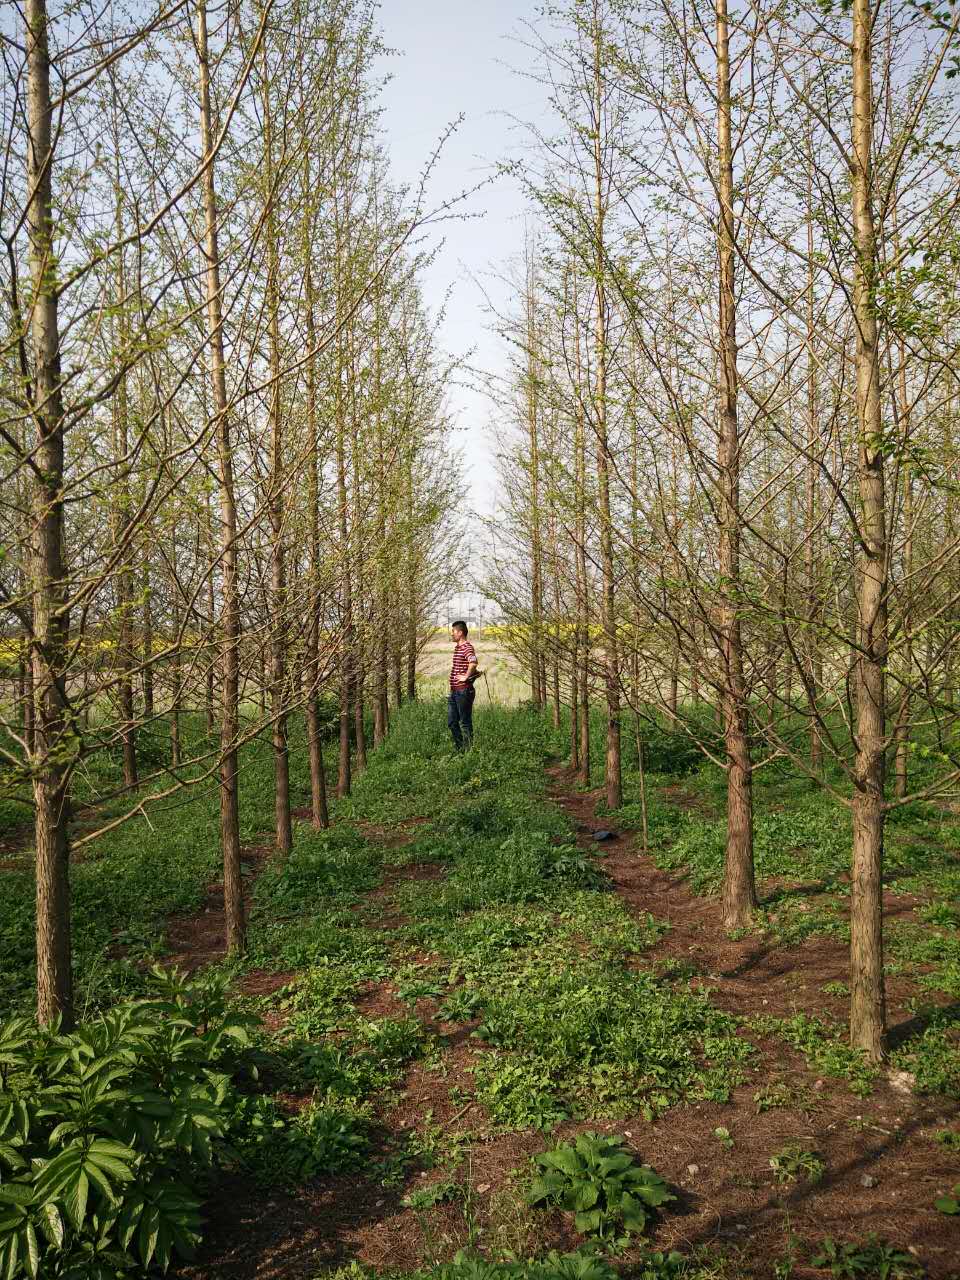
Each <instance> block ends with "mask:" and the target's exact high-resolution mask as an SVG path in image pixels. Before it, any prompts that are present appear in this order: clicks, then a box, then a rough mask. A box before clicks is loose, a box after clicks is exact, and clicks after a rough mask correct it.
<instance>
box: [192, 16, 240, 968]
mask: <svg viewBox="0 0 960 1280" xmlns="http://www.w3.org/2000/svg"><path fill="white" fill-rule="evenodd" d="M197 56H198V58H199V62H200V136H201V143H202V146H203V155H204V159H205V166H204V172H203V212H204V257H205V259H206V303H207V325H208V338H209V343H210V375H211V383H212V392H213V410H214V414H215V434H216V441H217V460H218V464H219V480H220V512H219V516H220V563H221V572H222V575H223V581H222V609H221V616H220V673H219V674H220V708H221V710H220V842H221V846H222V850H223V904H224V913H225V915H226V925H227V950H228V951H230V952H241V951H243V950H245V948H246V919H245V912H244V905H243V881H242V879H241V871H240V804H239V794H238V787H237V736H238V732H239V712H240V708H239V690H240V680H239V677H240V670H239V668H240V652H239V649H240V602H239V595H238V584H237V509H236V501H235V497H234V485H233V447H232V442H231V438H230V419H229V417H228V413H227V379H226V368H225V364H224V354H223V314H222V310H221V293H220V247H219V243H218V233H217V195H216V186H215V184H214V162H213V144H214V129H213V114H212V108H211V105H210V60H209V52H208V48H207V7H206V0H199V2H198V4H197Z"/></svg>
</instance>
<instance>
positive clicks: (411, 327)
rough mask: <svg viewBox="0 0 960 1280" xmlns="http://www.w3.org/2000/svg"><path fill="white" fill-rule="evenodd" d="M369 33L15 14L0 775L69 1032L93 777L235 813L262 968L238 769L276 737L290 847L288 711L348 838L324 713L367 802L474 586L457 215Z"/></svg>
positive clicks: (131, 794) (194, 5)
mask: <svg viewBox="0 0 960 1280" xmlns="http://www.w3.org/2000/svg"><path fill="white" fill-rule="evenodd" d="M373 8H374V6H372V5H370V4H368V3H367V2H366V0H251V3H245V2H243V0H239V2H238V0H230V3H215V2H213V0H211V2H209V3H208V2H207V0H171V2H169V3H161V2H160V0H153V2H148V0H142V2H141V3H135V4H133V5H126V6H116V7H115V6H113V5H112V4H107V5H102V4H93V3H91V4H86V3H80V4H76V3H71V4H63V5H51V4H47V3H46V0H26V3H25V4H24V5H23V6H7V8H6V10H5V11H4V14H3V17H2V18H0V22H2V23H3V32H2V35H3V40H4V49H5V54H4V58H5V76H4V80H3V124H4V130H5V148H4V165H3V173H2V187H0V221H2V234H3V242H4V252H3V254H2V265H0V272H2V274H3V295H4V325H3V340H2V348H0V350H2V359H0V436H2V453H0V466H2V476H0V495H2V517H0V518H2V521H3V531H2V544H3V556H2V563H0V592H2V600H0V603H2V608H3V614H4V621H3V640H2V644H3V660H4V673H5V679H4V685H3V697H2V706H0V713H2V734H0V754H2V758H3V763H4V780H5V789H6V792H7V794H8V795H12V796H14V797H17V798H19V799H21V800H22V801H23V802H24V813H25V814H27V813H29V812H30V810H31V809H32V813H33V816H34V821H35V836H36V872H37V877H36V879H37V990H38V1015H39V1017H40V1019H41V1020H42V1021H45V1022H46V1021H49V1020H50V1019H52V1018H53V1017H55V1016H57V1015H60V1016H62V1017H63V1019H64V1020H65V1021H66V1022H67V1023H69V1021H70V1019H71V1016H72V1003H71V1002H72V988H71V954H70V903H69V892H70V891H69V863H70V853H71V826H70V819H71V786H72V783H73V781H74V779H75V778H76V776H77V772H78V770H81V769H82V768H83V767H84V762H85V761H86V760H87V759H88V758H89V756H90V755H91V753H96V752H100V753H102V752H105V751H113V752H118V753H119V754H120V756H121V757H122V784H121V783H118V792H117V794H114V795H109V796H103V797H101V798H102V799H105V800H109V801H110V802H111V807H110V819H109V821H110V823H115V822H118V821H122V820H124V819H125V818H126V817H128V816H129V815H130V814H132V813H135V812H137V811H138V810H140V809H141V808H142V807H143V806H144V805H145V804H146V803H147V802H148V800H153V801H156V800H158V799H160V798H162V797H164V796H167V795H170V794H171V793H172V792H174V791H177V790H180V789H182V788H184V787H187V786H193V787H199V786H203V785H207V786H210V785H214V786H216V787H217V788H218V789H219V794H220V811H221V823H220V828H221V841H222V847H223V866H224V894H225V905H226V916H227V932H228V939H227V941H228V944H229V945H230V947H232V948H242V947H243V945H244V907H243V898H242V894H241V875H240V872H241V867H240V822H239V808H238V806H239V797H240V794H241V792H242V788H243V768H242V759H243V757H242V748H243V745H244V743H245V742H247V741H248V740H249V739H251V738H252V737H254V736H257V735H260V736H263V735H267V736H269V737H270V738H271V741H272V749H273V759H274V775H275V789H276V844H277V847H278V849H280V850H281V851H284V852H286V851H289V849H290V848H291V845H292V839H293V835H292V823H291V794H290V783H289V770H288V726H289V722H290V718H291V716H293V715H294V714H296V715H300V714H302V715H304V716H305V719H306V725H307V741H308V743H309V751H310V765H311V780H312V799H311V809H312V815H313V820H314V822H315V823H316V824H317V825H318V826H322V825H324V824H325V823H326V821H327V809H326V805H327V801H326V787H325V778H324V766H323V759H322V745H321V739H322V728H323V719H324V716H323V708H322V706H321V697H322V696H323V695H325V700H326V701H327V702H334V703H335V706H336V717H335V718H336V720H337V721H338V724H339V728H338V730H336V734H337V736H338V738H339V764H338V779H337V790H338V793H339V794H341V795H342V794H346V793H348V792H349V791H350V786H351V770H352V769H356V768H358V767H360V768H362V767H363V763H364V758H365V752H366V746H367V744H366V734H367V726H368V725H371V724H372V731H373V738H374V741H375V742H376V741H379V740H380V739H381V738H382V737H383V735H384V733H385V732H386V729H387V721H388V716H389V709H390V706H391V705H396V704H397V703H399V702H400V701H401V700H402V699H404V698H406V697H412V696H414V694H415V685H414V672H415V662H416V656H417V653H418V650H419V647H420V645H421V643H422V641H423V638H424V635H425V634H426V625H425V619H426V618H427V617H428V616H429V612H430V610H431V607H432V603H433V598H432V593H434V592H441V593H442V592H443V591H444V590H445V589H446V582H445V579H444V572H445V568H446V565H447V564H448V563H449V547H450V537H451V534H450V530H449V529H447V530H446V531H445V533H444V541H443V545H442V546H441V545H440V541H439V514H440V505H439V492H440V484H441V479H442V469H443V459H444V447H445V443H444V442H445V426H446V423H445V409H444V394H445V384H446V382H447V379H448V376H449V368H448V367H447V366H445V365H444V363H443V362H442V360H441V358H440V356H439V353H438V350H437V346H436V342H435V332H434V328H435V325H434V321H433V320H432V319H431V317H430V315H429V313H428V312H427V310H426V308H425V306H424V304H423V301H422V298H421V295H420V292H419V286H418V276H419V273H420V271H421V269H422V266H423V263H424V259H425V253H426V250H424V248H423V247H422V244H421V243H419V237H420V234H421V232H422V229H423V228H424V226H425V225H426V224H427V223H429V222H430V220H431V218H435V217H437V216H438V211H437V210H433V211H432V212H429V211H428V210H427V209H426V206H425V198H426V197H425V189H424V187H423V186H421V187H420V188H419V189H415V190H400V189H397V188H396V187H395V186H394V185H392V184H391V182H390V180H389V176H388V173H387V167H386V163H385V158H384V155H383V152H382V147H381V141H380V138H379V136H378V128H377V114H378V105H377V94H378V87H379V86H378V70H377V68H378V65H379V61H380V59H381V57H382V53H383V50H382V48H381V46H380V43H379V40H378V36H377V31H376V27H375V23H374V15H373ZM428 168H429V166H428ZM440 212H442V211H440ZM204 717H205V719H206V728H207V730H208V733H207V734H206V735H204V734H203V733H200V734H197V733H193V734H187V733H184V732H183V726H184V725H185V724H186V723H187V718H192V720H193V721H196V720H199V721H200V723H201V725H202V724H203V720H204ZM158 726H162V727H163V730H164V732H163V735H162V737H159V738H158V740H160V741H162V742H163V743H164V744H166V745H165V748H164V754H163V755H162V757H161V758H159V759H158V758H157V756H156V752H145V751H144V750H143V746H144V743H146V742H148V741H150V740H151V739H153V738H157V737H158V734H157V730H158ZM90 816H91V815H90V814H86V815H85V818H86V819H88V821H87V822H86V823H85V825H86V826H87V828H88V831H87V833H86V834H85V835H84V836H83V837H82V839H83V840H84V841H85V842H88V841H89V840H91V839H95V838H97V833H98V831H102V829H103V826H104V822H105V820H101V821H98V819H97V816H96V810H94V813H93V819H92V822H91V821H89V819H90ZM91 826H93V827H96V828H97V830H95V831H89V827H91Z"/></svg>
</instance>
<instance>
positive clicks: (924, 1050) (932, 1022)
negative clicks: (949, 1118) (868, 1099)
mask: <svg viewBox="0 0 960 1280" xmlns="http://www.w3.org/2000/svg"><path fill="white" fill-rule="evenodd" d="M917 1016H918V1020H919V1022H920V1025H921V1030H920V1031H919V1032H918V1033H917V1034H915V1035H913V1036H911V1037H910V1038H909V1039H908V1040H906V1041H905V1042H904V1043H903V1044H902V1045H900V1046H899V1047H898V1048H897V1050H896V1051H895V1052H894V1053H893V1054H891V1061H892V1062H893V1065H894V1066H896V1067H899V1068H900V1069H901V1070H904V1071H909V1072H910V1073H911V1074H912V1075H913V1076H915V1077H916V1085H915V1088H916V1091H917V1092H918V1093H939V1094H943V1095H945V1096H946V1097H948V1098H960V1045H958V1044H957V1039H956V1031H957V1026H958V1024H960V1015H958V1013H957V1010H956V1008H955V1007H953V1008H950V1007H948V1008H943V1007H940V1006H937V1005H933V1006H930V1007H927V1008H921V1009H918V1010H917Z"/></svg>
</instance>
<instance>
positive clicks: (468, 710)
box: [447, 622, 480, 751]
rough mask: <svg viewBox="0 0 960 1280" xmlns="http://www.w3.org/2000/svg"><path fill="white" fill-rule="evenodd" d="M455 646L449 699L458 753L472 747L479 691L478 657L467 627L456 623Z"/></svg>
mask: <svg viewBox="0 0 960 1280" xmlns="http://www.w3.org/2000/svg"><path fill="white" fill-rule="evenodd" d="M450 638H451V639H452V640H453V644H454V649H453V666H452V667H451V668H450V696H449V698H448V699H447V724H448V725H449V726H450V732H451V733H452V734H453V745H454V746H455V747H456V749H457V750H458V751H463V750H464V748H465V747H469V746H470V743H471V742H472V741H473V699H474V697H475V696H476V691H475V690H474V687H473V682H474V681H475V680H476V678H477V676H478V675H479V674H480V673H479V671H477V655H476V653H475V652H474V648H473V645H472V644H471V643H470V641H469V640H468V639H467V624H466V623H465V622H455V623H454V624H453V626H452V628H451V637H450Z"/></svg>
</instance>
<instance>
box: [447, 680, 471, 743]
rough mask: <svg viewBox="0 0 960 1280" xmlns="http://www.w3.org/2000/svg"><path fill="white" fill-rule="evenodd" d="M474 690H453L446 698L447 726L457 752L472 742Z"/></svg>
mask: <svg viewBox="0 0 960 1280" xmlns="http://www.w3.org/2000/svg"><path fill="white" fill-rule="evenodd" d="M475 696H476V694H475V690H474V689H472V688H470V689H458V690H453V691H451V693H450V696H449V698H447V724H448V725H449V726H450V732H451V733H452V734H453V745H454V746H455V747H456V749H457V750H458V751H463V749H464V747H469V746H470V744H471V743H472V742H473V699H474V697H475Z"/></svg>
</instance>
